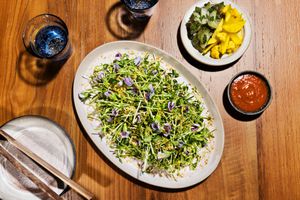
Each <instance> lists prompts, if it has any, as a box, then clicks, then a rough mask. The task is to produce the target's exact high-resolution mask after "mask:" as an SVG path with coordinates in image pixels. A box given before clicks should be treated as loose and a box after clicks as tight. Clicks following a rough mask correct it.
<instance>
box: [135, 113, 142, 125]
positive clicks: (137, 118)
mask: <svg viewBox="0 0 300 200" xmlns="http://www.w3.org/2000/svg"><path fill="white" fill-rule="evenodd" d="M141 121H142V120H141V115H140V114H138V115H137V116H136V122H137V123H138V124H139V123H141Z"/></svg>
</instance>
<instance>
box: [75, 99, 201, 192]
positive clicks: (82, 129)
mask: <svg viewBox="0 0 300 200" xmlns="http://www.w3.org/2000/svg"><path fill="white" fill-rule="evenodd" d="M73 107H74V110H75V106H74V99H73ZM75 116H76V120H77V123H78V125H79V126H80V129H81V132H82V133H83V135H84V137H85V139H86V140H88V141H89V143H90V145H91V146H92V147H93V149H94V151H95V152H97V154H98V155H99V156H100V158H101V159H102V160H104V161H105V163H106V164H107V165H109V166H110V167H111V168H112V169H113V170H114V171H116V172H117V173H118V174H120V175H121V176H123V177H124V178H126V179H128V180H129V181H131V182H133V183H134V184H137V185H139V186H142V187H145V188H148V189H152V190H157V191H162V192H169V193H176V192H181V191H186V190H189V189H191V188H194V187H196V186H197V185H199V184H201V183H203V182H205V181H206V180H207V179H204V180H203V181H202V182H200V183H197V184H195V185H192V186H189V187H186V188H181V189H168V188H162V187H158V186H154V185H150V184H147V183H144V182H142V181H140V180H138V179H136V178H133V177H132V176H130V175H128V174H127V173H125V172H124V171H122V170H121V169H119V168H118V167H117V166H116V165H114V164H113V163H112V162H111V161H110V160H109V159H108V158H107V157H106V156H105V155H104V154H103V153H102V152H101V151H100V150H99V149H98V147H97V146H96V145H95V144H94V142H93V141H92V140H91V138H90V137H89V136H88V133H87V132H86V131H85V129H84V127H83V125H82V124H81V121H80V120H79V118H78V115H77V113H75Z"/></svg>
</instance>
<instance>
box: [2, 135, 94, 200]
mask: <svg viewBox="0 0 300 200" xmlns="http://www.w3.org/2000/svg"><path fill="white" fill-rule="evenodd" d="M0 135H2V136H3V137H4V138H5V139H6V140H7V141H9V142H10V143H11V144H12V145H13V146H14V147H16V148H17V149H19V150H20V151H21V152H23V153H24V154H25V155H27V156H28V157H29V158H31V159H32V160H34V161H35V162H36V163H38V164H39V165H41V166H42V167H44V168H45V169H46V170H48V171H49V172H51V173H52V174H53V175H55V176H56V177H57V178H59V179H60V180H61V181H63V182H64V183H66V184H67V185H68V186H70V188H72V189H74V190H75V191H76V192H78V193H79V194H80V195H81V196H83V197H84V198H86V199H88V200H91V199H93V198H94V195H93V194H92V193H90V192H89V191H87V190H86V189H84V188H83V187H81V186H80V185H79V184H77V183H76V182H74V181H73V180H71V179H69V178H68V177H67V176H65V175H64V174H63V173H61V172H60V171H58V170H57V169H56V168H54V167H53V166H51V165H50V164H48V163H47V162H46V161H44V160H43V159H41V158H40V157H39V156H37V155H36V154H35V153H33V152H32V151H30V150H29V149H28V148H27V147H25V146H24V145H22V144H21V143H19V142H18V141H17V140H15V139H14V138H12V137H11V136H10V135H8V134H7V133H6V132H5V131H3V130H1V129H0Z"/></svg>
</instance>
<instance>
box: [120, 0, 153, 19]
mask: <svg viewBox="0 0 300 200" xmlns="http://www.w3.org/2000/svg"><path fill="white" fill-rule="evenodd" d="M121 2H123V3H124V4H125V6H126V7H127V9H128V10H129V11H130V12H131V13H132V15H133V17H134V18H136V19H138V20H147V19H149V18H150V17H151V16H152V14H153V12H154V10H155V7H156V4H157V3H158V0H121Z"/></svg>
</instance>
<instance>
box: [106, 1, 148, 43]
mask: <svg viewBox="0 0 300 200" xmlns="http://www.w3.org/2000/svg"><path fill="white" fill-rule="evenodd" d="M105 22H106V26H107V28H108V30H109V32H110V33H111V34H112V35H113V36H114V37H116V38H117V39H119V40H129V39H135V38H138V37H139V36H140V35H141V34H142V33H143V31H144V30H145V28H146V26H147V24H148V22H149V19H147V20H143V21H141V20H136V19H135V18H134V17H133V16H132V14H131V13H130V12H129V11H128V10H127V9H126V7H125V6H124V5H123V4H122V3H121V2H118V3H116V4H114V5H113V6H112V7H111V8H110V9H109V11H108V12H107V14H106V18H105Z"/></svg>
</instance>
